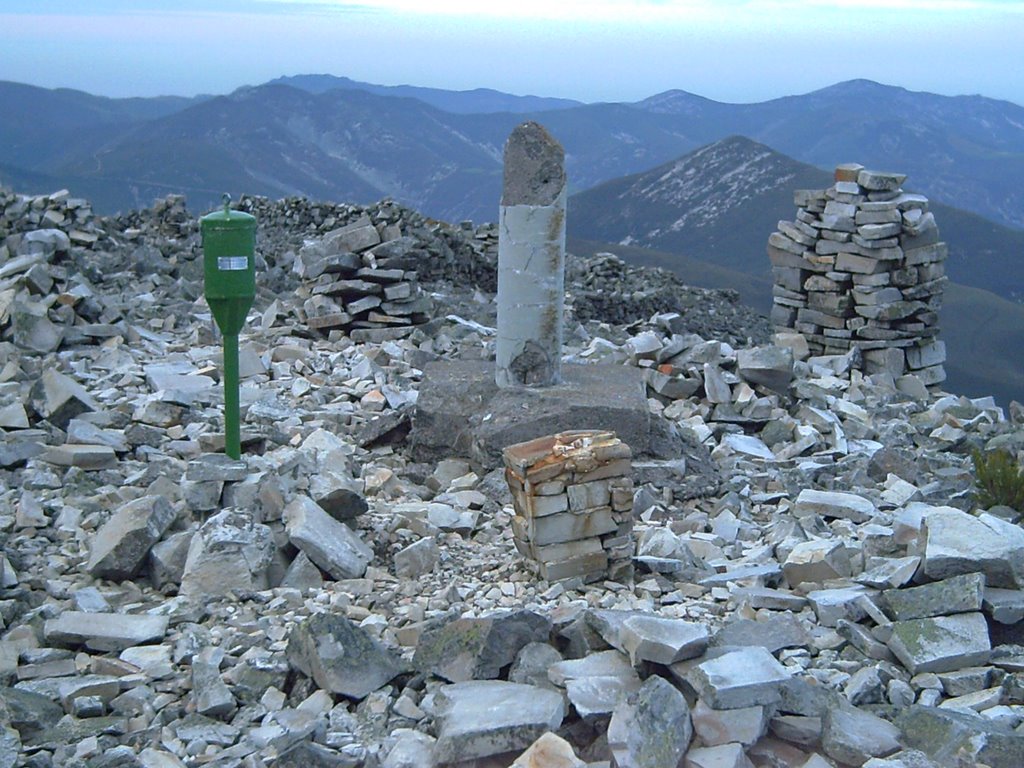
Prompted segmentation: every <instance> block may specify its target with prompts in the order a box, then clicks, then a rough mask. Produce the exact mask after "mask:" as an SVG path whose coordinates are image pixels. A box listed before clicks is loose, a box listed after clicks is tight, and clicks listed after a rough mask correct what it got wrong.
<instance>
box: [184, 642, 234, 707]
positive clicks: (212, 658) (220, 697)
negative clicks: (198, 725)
mask: <svg viewBox="0 0 1024 768" xmlns="http://www.w3.org/2000/svg"><path fill="white" fill-rule="evenodd" d="M223 660H224V651H223V650H222V649H220V648H207V649H205V650H204V651H203V652H202V653H200V654H199V655H198V656H197V657H196V658H194V659H193V660H192V699H193V701H194V702H195V707H196V712H198V713H199V714H200V715H204V716H206V717H224V716H225V715H228V714H230V713H231V712H233V711H234V709H235V706H236V704H235V697H234V696H232V695H231V691H230V689H229V688H228V687H227V685H226V684H225V683H224V681H223V680H222V679H221V676H220V665H221V663H222V662H223Z"/></svg>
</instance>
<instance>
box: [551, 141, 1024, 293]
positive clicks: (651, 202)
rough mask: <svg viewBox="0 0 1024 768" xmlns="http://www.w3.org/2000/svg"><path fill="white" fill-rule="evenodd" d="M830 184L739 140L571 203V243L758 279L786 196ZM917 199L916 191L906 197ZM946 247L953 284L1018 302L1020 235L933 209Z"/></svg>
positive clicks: (815, 172) (1023, 244)
mask: <svg viewBox="0 0 1024 768" xmlns="http://www.w3.org/2000/svg"><path fill="white" fill-rule="evenodd" d="M831 183H832V175H831V174H830V173H828V172H826V171H822V170H820V169H818V168H814V167H812V166H809V165H806V164H804V163H800V162H797V161H796V160H793V159H792V158H790V157H787V156H785V155H783V154H781V153H779V152H776V151H774V150H773V149H771V148H769V147H767V146H765V145H763V144H759V143H757V142H754V141H751V140H750V139H746V138H743V137H741V136H734V137H730V138H728V139H725V140H723V141H718V142H715V143H714V144H710V145H708V146H705V147H701V148H700V149H698V150H696V151H694V152H692V153H690V154H688V155H685V156H683V157H680V158H678V159H676V160H674V161H672V162H670V163H666V164H664V165H660V166H658V167H656V168H653V169H651V170H649V171H646V172H644V173H640V174H635V175H633V176H628V177H624V178H621V179H616V180H614V181H609V182H606V183H604V184H601V185H598V186H596V187H594V188H592V189H589V190H586V191H584V192H581V193H579V194H576V195H573V196H572V197H571V198H570V199H569V215H568V218H567V226H568V229H569V232H570V234H571V235H573V236H574V237H579V238H584V239H589V240H597V241H603V242H613V243H623V244H627V245H636V246H639V247H643V248H653V249H656V250H660V251H666V252H670V253H680V254H686V255H687V256H691V257H696V258H699V259H703V260H705V261H709V262H714V263H715V264H717V265H719V266H723V267H728V268H730V269H736V270H740V271H742V272H745V273H748V274H761V275H767V274H768V272H769V266H770V265H769V264H768V260H767V258H766V256H765V243H766V242H767V239H768V235H769V234H770V233H771V232H772V231H774V229H775V227H776V223H777V222H778V221H779V219H791V218H792V217H793V215H794V214H795V210H796V209H795V207H794V205H793V191H794V190H795V189H801V188H811V189H815V188H817V189H822V188H824V187H827V186H828V185H830V184H831ZM915 189H916V187H915ZM931 209H932V210H933V211H934V213H935V217H936V220H937V221H938V224H939V229H940V231H941V232H942V236H943V239H944V240H946V242H947V243H948V244H949V248H950V258H949V262H948V264H947V270H948V273H949V276H950V278H951V279H952V280H955V281H957V282H960V283H963V284H965V285H973V286H976V287H979V288H984V289H986V290H989V291H992V292H994V293H997V294H999V295H1001V296H1003V297H1006V298H1009V299H1020V298H1024V270H1021V269H1020V268H1019V266H1018V264H1017V263H1016V262H1017V261H1018V259H1019V254H1020V253H1021V252H1024V232H1022V231H1020V230H1015V229H1010V228H1008V227H1002V226H999V225H997V224H993V223H992V222H989V221H987V220H986V219H983V218H981V217H980V216H977V215H975V214H972V213H968V212H966V211H961V210H957V209H955V208H950V207H948V206H944V205H942V204H940V203H934V202H933V203H932V205H931Z"/></svg>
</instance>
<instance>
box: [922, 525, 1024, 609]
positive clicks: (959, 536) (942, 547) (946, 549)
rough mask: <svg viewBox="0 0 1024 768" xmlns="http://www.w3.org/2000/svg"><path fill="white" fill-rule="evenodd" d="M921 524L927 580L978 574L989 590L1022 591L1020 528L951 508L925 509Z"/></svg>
mask: <svg viewBox="0 0 1024 768" xmlns="http://www.w3.org/2000/svg"><path fill="white" fill-rule="evenodd" d="M922 523H923V527H922V538H923V551H924V572H925V574H927V575H928V576H929V577H931V578H933V579H944V578H947V577H949V576H956V575H959V574H964V573H974V572H976V571H980V572H983V573H984V574H985V583H986V584H987V585H988V586H990V587H1003V588H1007V589H1020V588H1022V587H1024V530H1021V528H1020V527H1019V526H1016V525H1013V524H1012V523H1008V522H1006V521H1005V520H1001V519H999V518H997V517H995V516H994V515H990V514H987V513H983V514H980V515H978V516H977V517H975V516H973V515H968V514H967V513H966V512H961V511H960V510H958V509H954V508H953V507H931V508H928V509H927V511H926V512H924V513H923V514H922Z"/></svg>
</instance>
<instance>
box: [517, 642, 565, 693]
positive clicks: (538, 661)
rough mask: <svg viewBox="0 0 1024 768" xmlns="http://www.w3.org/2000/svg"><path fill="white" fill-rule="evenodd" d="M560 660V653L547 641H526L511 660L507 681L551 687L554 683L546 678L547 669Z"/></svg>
mask: <svg viewBox="0 0 1024 768" xmlns="http://www.w3.org/2000/svg"><path fill="white" fill-rule="evenodd" d="M560 661H562V655H561V654H560V653H559V652H558V651H557V650H556V649H555V648H553V647H552V646H550V645H548V644H547V643H527V644H526V645H524V646H523V647H522V648H521V649H520V651H519V653H518V654H517V655H516V659H515V661H514V662H512V667H511V668H510V669H509V671H508V681H509V682H510V683H522V684H523V685H536V686H540V687H541V688H550V689H553V688H554V685H553V684H552V683H551V681H550V680H549V679H548V669H549V668H550V667H551V666H552V665H554V664H557V663H559V662H560Z"/></svg>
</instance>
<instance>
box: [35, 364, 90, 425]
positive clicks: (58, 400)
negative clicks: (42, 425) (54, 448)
mask: <svg viewBox="0 0 1024 768" xmlns="http://www.w3.org/2000/svg"><path fill="white" fill-rule="evenodd" d="M30 399H31V403H32V408H33V409H34V410H35V412H36V413H38V414H39V415H40V417H42V418H44V419H46V420H47V421H49V422H50V423H51V424H53V425H54V426H56V427H60V428H61V429H65V428H66V427H67V425H68V423H69V422H70V421H71V420H72V419H73V418H75V417H76V416H80V415H82V414H83V413H88V412H90V411H96V410H98V409H99V404H98V403H97V402H96V400H95V399H93V397H92V395H90V394H89V392H88V390H86V388H85V387H83V386H82V385H81V384H79V383H78V382H76V381H75V380H74V379H72V378H71V377H70V376H65V375H64V374H63V373H61V372H60V371H58V370H56V369H55V368H50V367H47V368H45V369H44V370H43V375H42V376H41V377H40V379H39V381H37V382H36V384H35V385H34V386H33V387H32V391H31V394H30Z"/></svg>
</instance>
